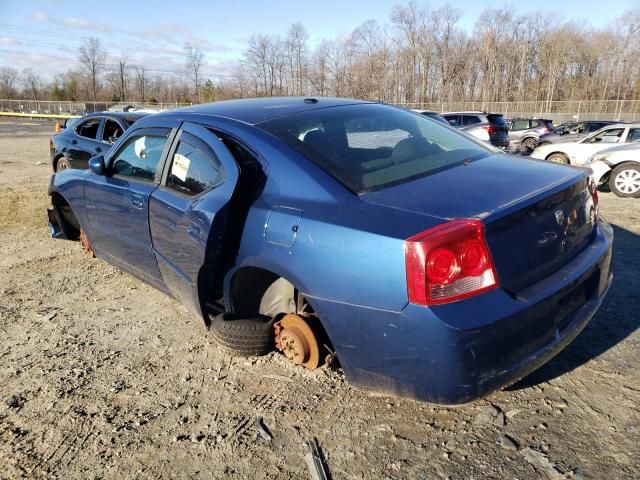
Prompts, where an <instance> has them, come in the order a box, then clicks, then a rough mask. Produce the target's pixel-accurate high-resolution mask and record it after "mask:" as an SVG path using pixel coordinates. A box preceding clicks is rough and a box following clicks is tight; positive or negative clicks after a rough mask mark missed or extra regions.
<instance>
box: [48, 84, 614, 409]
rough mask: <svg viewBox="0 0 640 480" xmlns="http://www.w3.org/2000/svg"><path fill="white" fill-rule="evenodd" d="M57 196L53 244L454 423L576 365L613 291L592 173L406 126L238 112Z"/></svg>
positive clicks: (211, 108)
mask: <svg viewBox="0 0 640 480" xmlns="http://www.w3.org/2000/svg"><path fill="white" fill-rule="evenodd" d="M89 165H90V169H89V170H84V171H80V170H65V171H63V172H61V173H58V174H56V175H54V176H53V177H52V180H51V185H50V187H49V194H50V195H51V197H52V208H51V209H50V210H49V212H48V213H49V224H50V229H51V233H52V236H53V237H54V238H66V239H70V240H81V241H82V244H83V246H84V247H85V249H86V250H88V251H90V252H92V253H94V254H95V255H96V256H97V257H99V258H101V259H103V260H105V261H107V262H109V263H111V264H113V265H115V266H116V267H119V268H121V269H123V270H125V271H127V272H129V273H130V274H132V275H134V276H136V277H138V278H140V279H141V280H143V281H144V282H147V283H148V284H150V285H152V286H154V287H156V288H157V289H159V290H161V291H163V292H166V293H167V294H169V295H172V296H173V297H175V298H176V299H178V300H179V301H180V302H182V303H183V304H184V305H186V306H187V307H189V308H190V309H191V310H193V312H195V313H196V314H197V315H198V316H200V317H201V318H202V319H203V320H204V324H205V326H206V327H207V328H208V329H209V330H210V332H211V335H212V337H213V339H214V340H215V341H216V342H217V343H218V344H219V345H220V346H221V347H222V348H224V349H227V350H229V351H233V352H236V353H239V354H244V355H254V354H263V353H266V352H268V351H270V350H271V349H273V348H274V347H275V348H277V349H278V350H281V351H282V352H283V353H284V354H285V355H286V356H287V358H289V359H291V360H292V361H293V362H295V363H297V364H300V365H304V366H305V367H308V368H315V367H316V366H318V365H319V364H320V363H322V362H323V361H334V360H335V359H336V358H337V360H338V361H339V362H340V365H341V366H342V368H343V370H344V373H345V375H346V378H347V380H348V381H349V382H350V383H351V384H352V385H354V386H356V387H359V388H363V389H368V390H374V391H377V392H382V393H389V394H395V395H402V396H410V397H414V398H417V399H420V400H425V401H429V402H434V403H441V404H460V403H466V402H469V401H472V400H474V399H477V398H479V397H482V396H484V395H487V394H489V393H491V392H492V391H495V390H496V389H498V388H501V387H503V386H505V385H507V384H509V383H513V382H515V381H516V380H518V379H519V378H522V377H523V376H525V375H527V374H528V373H529V372H531V371H533V370H534V369H536V368H538V367H539V366H540V365H542V364H543V363H544V362H546V361H548V360H549V359H550V358H551V357H552V356H554V355H555V354H557V353H558V352H559V351H560V350H562V349H563V348H564V347H565V346H566V345H567V344H568V343H569V342H571V340H573V339H574V338H575V337H576V336H577V335H578V334H579V333H580V332H581V330H582V329H583V328H584V327H585V326H586V324H587V323H588V322H589V320H590V319H591V318H592V317H593V315H594V314H595V313H596V311H597V310H598V308H599V306H600V305H601V303H602V301H603V299H604V296H605V295H606V293H607V291H608V289H609V286H610V284H611V279H612V277H611V274H610V264H611V247H612V241H613V233H612V229H611V227H610V226H609V225H608V224H607V223H605V222H604V221H603V220H602V219H601V218H599V216H598V197H597V191H596V189H595V186H594V185H593V184H592V183H591V182H590V180H589V177H588V175H587V172H586V171H585V170H581V169H577V168H574V167H570V166H562V165H557V164H552V163H549V162H540V161H536V160H528V159H521V158H519V159H514V158H513V157H510V156H509V155H507V154H505V153H502V152H500V151H498V150H497V149H494V148H493V147H491V146H489V145H486V144H484V143H481V142H479V141H477V140H476V139H474V138H473V137H470V136H468V135H466V134H464V133H461V132H459V131H456V130H454V129H452V128H450V127H448V126H446V125H443V124H441V123H439V122H436V121H433V120H431V119H429V118H426V117H424V116H422V115H419V114H416V113H414V112H410V111H407V110H404V109H400V108H396V107H392V106H388V105H382V104H379V103H372V102H364V101H356V100H344V99H336V98H296V97H289V98H264V99H251V100H232V101H225V102H217V103H212V104H207V105H197V106H193V107H187V108H184V109H179V110H174V111H169V112H165V113H160V114H157V115H152V116H148V117H145V118H142V119H139V120H138V121H137V122H136V123H134V124H133V125H132V126H131V128H129V129H128V130H127V131H126V132H125V133H124V134H123V135H122V137H121V138H119V139H118V141H117V142H116V143H115V144H114V145H113V147H112V148H111V149H110V150H109V152H108V153H107V154H106V155H104V156H99V157H94V158H92V159H91V160H90V162H89Z"/></svg>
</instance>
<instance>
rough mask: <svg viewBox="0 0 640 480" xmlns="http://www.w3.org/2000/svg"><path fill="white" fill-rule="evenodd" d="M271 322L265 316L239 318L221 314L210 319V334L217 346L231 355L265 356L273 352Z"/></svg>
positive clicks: (271, 319)
mask: <svg viewBox="0 0 640 480" xmlns="http://www.w3.org/2000/svg"><path fill="white" fill-rule="evenodd" d="M273 321H274V319H273V318H269V317H265V316H257V317H255V318H241V317H239V316H238V315H233V314H229V313H223V314H221V315H217V316H215V317H214V316H212V317H211V326H210V332H211V336H212V337H213V339H214V340H215V342H216V343H217V344H218V346H219V347H221V348H222V349H223V350H225V351H226V352H228V353H230V354H232V355H239V356H242V357H250V356H254V355H266V354H267V353H269V352H270V351H271V350H273V338H274V333H273Z"/></svg>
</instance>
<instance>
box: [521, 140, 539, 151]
mask: <svg viewBox="0 0 640 480" xmlns="http://www.w3.org/2000/svg"><path fill="white" fill-rule="evenodd" d="M537 146H538V140H536V139H535V137H527V138H525V139H524V140H522V148H523V150H524V151H525V152H532V151H533V150H535V148H536V147H537Z"/></svg>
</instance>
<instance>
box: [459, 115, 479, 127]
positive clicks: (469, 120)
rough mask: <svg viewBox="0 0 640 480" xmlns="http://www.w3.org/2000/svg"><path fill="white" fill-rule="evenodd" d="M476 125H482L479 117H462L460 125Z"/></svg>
mask: <svg viewBox="0 0 640 480" xmlns="http://www.w3.org/2000/svg"><path fill="white" fill-rule="evenodd" d="M476 123H482V120H480V117H478V116H477V115H462V125H473V124H476Z"/></svg>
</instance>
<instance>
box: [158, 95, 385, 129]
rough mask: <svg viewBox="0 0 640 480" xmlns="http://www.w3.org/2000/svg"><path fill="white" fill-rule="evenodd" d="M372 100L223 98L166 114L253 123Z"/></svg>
mask: <svg viewBox="0 0 640 480" xmlns="http://www.w3.org/2000/svg"><path fill="white" fill-rule="evenodd" d="M366 103H375V102H367V101H364V100H352V99H345V98H334V97H266V98H244V99H239V100H224V101H221V102H213V103H204V104H198V105H192V106H189V107H182V108H178V109H176V110H171V111H170V112H167V113H176V112H183V113H197V114H201V115H215V116H220V117H227V118H231V119H233V120H238V121H241V122H244V123H249V124H254V125H255V124H257V123H261V122H264V121H267V120H271V119H273V118H276V117H282V116H285V115H291V114H294V113H301V112H307V111H310V110H317V109H321V108H329V107H337V106H342V105H353V104H366Z"/></svg>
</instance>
